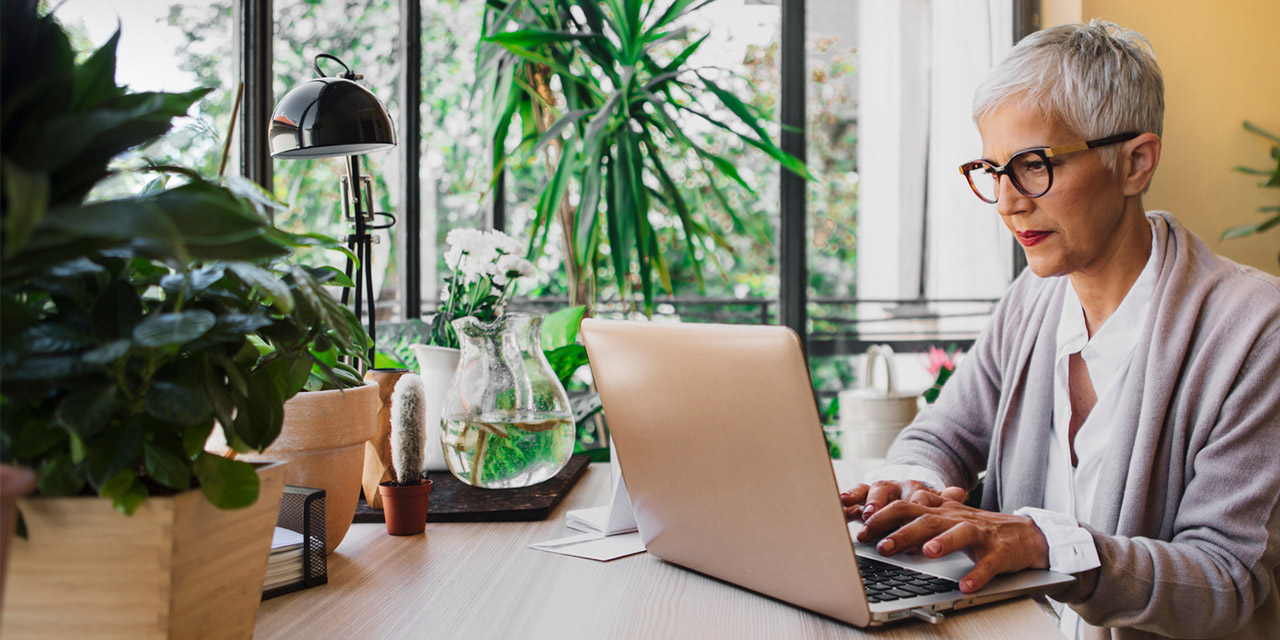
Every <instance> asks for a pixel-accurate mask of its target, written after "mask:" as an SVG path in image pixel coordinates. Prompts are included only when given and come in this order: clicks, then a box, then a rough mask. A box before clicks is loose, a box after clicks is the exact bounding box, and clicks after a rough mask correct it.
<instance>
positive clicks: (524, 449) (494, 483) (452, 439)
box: [443, 411, 574, 489]
mask: <svg viewBox="0 0 1280 640" xmlns="http://www.w3.org/2000/svg"><path fill="white" fill-rule="evenodd" d="M443 441H444V457H445V461H446V462H447V463H448V464H449V470H450V471H452V472H453V475H455V476H457V477H458V479H460V480H462V481H463V482H466V483H467V484H470V485H472V486H475V487H483V488H485V489H507V488H511V487H527V486H529V485H533V484H537V483H539V482H542V481H544V480H547V479H549V478H550V477H552V476H554V475H555V474H556V473H558V472H559V471H560V469H561V468H562V467H563V466H564V463H565V461H566V460H568V458H569V456H571V455H573V444H574V425H573V418H569V417H565V416H562V415H556V414H554V413H546V412H533V413H511V412H506V411H504V412H498V413H491V414H480V415H466V416H460V415H455V416H450V417H449V418H448V419H446V420H445V421H444V438H443Z"/></svg>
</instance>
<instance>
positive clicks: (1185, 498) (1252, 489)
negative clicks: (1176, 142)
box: [889, 212, 1280, 638]
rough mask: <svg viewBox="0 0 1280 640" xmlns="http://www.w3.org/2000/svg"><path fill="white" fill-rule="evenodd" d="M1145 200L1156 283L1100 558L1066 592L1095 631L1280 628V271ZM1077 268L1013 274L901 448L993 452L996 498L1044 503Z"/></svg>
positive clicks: (1121, 431)
mask: <svg viewBox="0 0 1280 640" xmlns="http://www.w3.org/2000/svg"><path fill="white" fill-rule="evenodd" d="M1148 215H1149V216H1150V217H1153V218H1156V220H1155V222H1156V224H1155V225H1153V226H1154V228H1155V233H1156V255H1157V258H1158V260H1159V264H1158V271H1157V273H1158V275H1157V282H1156V288H1155V292H1154V297H1153V300H1152V304H1151V311H1150V313H1149V316H1148V318H1147V320H1146V326H1145V330H1144V332H1143V333H1144V338H1140V339H1139V342H1138V344H1137V346H1136V347H1135V348H1134V352H1133V361H1132V364H1131V365H1130V369H1129V374H1128V376H1127V378H1126V381H1125V385H1126V388H1125V389H1124V397H1123V399H1122V400H1121V404H1120V407H1119V412H1118V413H1119V418H1118V419H1117V421H1116V422H1115V423H1114V424H1112V425H1110V428H1111V429H1112V430H1113V431H1114V435H1113V436H1112V441H1111V444H1110V450H1109V452H1108V453H1107V454H1106V455H1107V456H1108V458H1107V462H1106V463H1104V471H1103V475H1102V477H1100V478H1099V479H1098V488H1097V493H1096V496H1095V500H1094V507H1093V511H1092V513H1091V514H1090V517H1089V518H1088V520H1087V521H1086V522H1084V523H1083V524H1084V525H1085V526H1086V528H1087V529H1088V530H1089V531H1090V532H1091V533H1092V534H1093V538H1094V542H1095V544H1096V545H1097V548H1098V555H1099V558H1100V559H1101V562H1102V566H1101V567H1100V568H1098V569H1094V570H1091V571H1086V572H1083V573H1081V574H1079V575H1078V576H1077V578H1078V580H1077V582H1076V584H1075V585H1073V586H1071V587H1070V588H1068V590H1067V591H1065V592H1062V593H1059V594H1056V595H1055V596H1054V597H1055V598H1057V599H1059V600H1061V601H1063V602H1066V603H1068V604H1069V605H1070V606H1071V607H1072V608H1073V609H1075V610H1076V611H1077V612H1078V613H1079V614H1080V616H1081V617H1082V618H1083V619H1084V621H1085V622H1086V623H1088V624H1089V625H1093V626H1092V627H1090V628H1089V634H1088V635H1089V637H1091V638H1104V637H1108V636H1109V637H1112V638H1148V637H1159V636H1167V637H1176V638H1193V637H1194V638H1206V637H1208V638H1211V637H1219V636H1230V637H1236V638H1280V593H1278V591H1277V580H1278V579H1280V575H1278V573H1277V565H1280V280H1277V279H1276V278H1274V277H1272V276H1269V275H1267V274H1264V273H1262V272H1259V271H1257V270H1256V269H1251V268H1248V267H1244V266H1241V265H1238V264H1236V263H1234V262H1231V261H1230V260H1227V259H1225V258H1222V257H1220V256H1218V255H1215V254H1214V253H1213V252H1211V251H1210V250H1209V248H1208V247H1207V246H1206V245H1205V244H1204V241H1202V240H1201V239H1200V238H1198V237H1196V236H1195V235H1194V234H1192V233H1190V232H1188V231H1187V230H1186V229H1185V228H1184V227H1182V225H1181V224H1179V223H1178V221H1177V220H1176V219H1174V217H1173V216H1172V215H1170V214H1168V213H1163V212H1153V213H1149V214H1148ZM1065 284H1066V280H1065V278H1039V277H1036V276H1035V275H1034V274H1032V273H1031V272H1030V270H1027V271H1026V272H1024V273H1023V274H1022V276H1020V277H1019V278H1018V279H1017V280H1016V281H1015V282H1014V283H1013V285H1012V286H1011V287H1010V289H1009V291H1008V293H1007V294H1006V295H1005V297H1004V299H1003V300H1002V301H1001V303H1000V305H999V306H998V307H997V309H996V312H995V315H994V317H993V318H992V321H991V323H990V325H989V326H988V327H987V328H986V330H984V331H983V333H982V335H981V336H980V337H979V339H978V341H977V342H976V343H975V345H974V347H973V351H972V352H971V353H970V354H969V356H968V357H967V358H966V359H965V360H964V362H963V364H962V365H961V366H960V367H959V369H958V370H957V371H956V374H955V376H953V377H952V379H951V381H949V382H948V383H947V385H946V387H945V388H944V391H943V392H942V395H941V397H939V399H938V401H937V403H935V404H934V405H932V406H931V407H930V408H929V409H928V410H926V411H924V412H922V413H921V415H920V416H919V417H918V418H917V419H916V421H915V423H913V424H912V426H911V427H910V428H908V429H907V430H905V431H904V432H903V434H902V436H901V437H899V438H898V441H897V442H896V443H895V444H894V446H893V448H892V449H891V450H890V451H889V462H890V463H909V464H922V465H924V466H927V467H930V468H932V469H934V470H935V471H937V472H938V473H939V474H940V475H941V476H942V477H943V478H944V479H945V480H946V481H947V482H948V483H950V484H956V485H960V486H967V487H972V486H974V484H975V483H976V479H977V474H978V472H980V471H982V470H984V469H985V470H987V476H986V482H985V484H986V486H985V489H984V491H983V498H982V506H983V507H984V508H986V509H990V510H996V511H1003V512H1012V511H1013V510H1015V509H1017V508H1019V507H1023V506H1031V507H1040V506H1042V504H1043V492H1044V473H1045V466H1046V465H1045V460H1046V455H1047V453H1048V441H1049V438H1050V437H1051V431H1052V421H1053V357H1054V351H1055V349H1054V346H1055V345H1054V342H1055V339H1056V330H1057V321H1058V318H1059V317H1060V311H1061V306H1062V299H1063V296H1062V292H1063V287H1064V286H1065ZM1107 627H1110V628H1109V629H1108V628H1107Z"/></svg>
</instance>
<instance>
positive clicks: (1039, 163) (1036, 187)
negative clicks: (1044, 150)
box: [969, 151, 1051, 202]
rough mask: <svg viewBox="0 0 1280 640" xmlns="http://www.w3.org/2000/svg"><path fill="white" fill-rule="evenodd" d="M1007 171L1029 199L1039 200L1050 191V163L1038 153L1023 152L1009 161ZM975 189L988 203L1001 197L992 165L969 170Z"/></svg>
mask: <svg viewBox="0 0 1280 640" xmlns="http://www.w3.org/2000/svg"><path fill="white" fill-rule="evenodd" d="M1006 167H1007V168H1006V171H1007V172H1008V174H1010V175H1012V177H1013V179H1014V181H1015V182H1016V183H1017V184H1016V185H1015V186H1016V187H1020V189H1019V190H1020V191H1021V192H1022V193H1023V194H1024V195H1026V196H1027V197H1031V198H1037V197H1039V196H1042V195H1044V194H1045V192H1046V191H1048V190H1049V183H1050V182H1051V177H1050V169H1049V163H1048V162H1047V161H1046V160H1045V158H1044V156H1042V155H1040V154H1039V153H1037V152H1036V151H1023V152H1022V153H1019V154H1018V155H1016V156H1014V157H1013V158H1011V159H1010V160H1009V164H1008V165H1006ZM969 181H970V182H972V183H973V188H974V190H976V191H977V192H978V195H980V196H982V198H983V199H984V200H987V201H988V202H995V201H996V198H997V196H999V195H1000V194H999V188H998V185H997V183H996V174H995V172H994V170H993V168H992V167H991V166H990V165H987V164H985V163H980V164H977V165H975V166H974V167H973V168H972V169H970V170H969Z"/></svg>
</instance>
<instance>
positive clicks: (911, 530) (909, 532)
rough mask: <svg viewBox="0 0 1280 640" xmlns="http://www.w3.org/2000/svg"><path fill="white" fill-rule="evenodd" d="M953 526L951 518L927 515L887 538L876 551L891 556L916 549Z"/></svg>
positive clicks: (878, 545)
mask: <svg viewBox="0 0 1280 640" xmlns="http://www.w3.org/2000/svg"><path fill="white" fill-rule="evenodd" d="M953 526H955V522H954V521H953V520H951V519H950V518H947V517H945V516H942V515H938V514H934V513H926V514H924V515H922V516H919V517H917V518H915V519H913V520H912V521H910V522H908V523H907V524H905V525H903V526H902V527H901V528H899V529H898V530H897V531H894V532H893V533H891V534H889V535H887V536H885V538H884V539H883V540H881V541H880V543H879V544H877V545H876V550H877V551H879V552H880V553H883V554H884V555H887V556H889V555H893V554H895V553H901V552H903V551H908V550H911V549H916V548H919V547H920V545H923V544H926V543H930V541H931V540H932V539H933V538H934V537H935V536H937V535H938V534H941V533H943V532H944V531H947V530H948V529H950V528H952V527H953Z"/></svg>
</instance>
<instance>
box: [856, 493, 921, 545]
mask: <svg viewBox="0 0 1280 640" xmlns="http://www.w3.org/2000/svg"><path fill="white" fill-rule="evenodd" d="M926 510H927V508H926V507H923V506H921V505H918V504H916V503H914V502H907V501H905V500H895V501H893V502H891V503H889V506H887V507H885V508H883V509H881V510H879V511H877V512H876V513H875V514H872V515H867V511H866V510H865V509H864V510H863V511H862V521H863V523H865V524H866V526H865V527H863V528H862V531H860V532H859V533H858V540H859V541H861V542H868V541H870V540H875V539H878V538H882V537H884V536H885V535H886V534H888V533H889V532H891V531H894V530H895V529H898V528H899V527H901V526H902V525H903V524H905V523H907V522H909V521H911V520H914V519H915V518H917V517H919V516H921V515H924V513H925V511H926Z"/></svg>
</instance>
